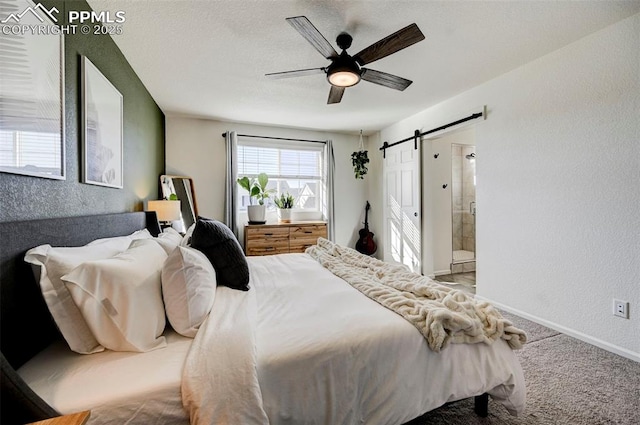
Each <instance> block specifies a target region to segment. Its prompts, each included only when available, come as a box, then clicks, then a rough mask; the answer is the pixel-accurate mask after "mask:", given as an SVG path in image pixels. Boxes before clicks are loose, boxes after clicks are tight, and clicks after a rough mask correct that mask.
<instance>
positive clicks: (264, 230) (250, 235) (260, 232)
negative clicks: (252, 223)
mask: <svg viewBox="0 0 640 425" xmlns="http://www.w3.org/2000/svg"><path fill="white" fill-rule="evenodd" d="M245 232H247V234H246V237H247V239H248V240H251V239H265V240H266V239H289V229H288V228H286V227H247V228H246V229H245Z"/></svg>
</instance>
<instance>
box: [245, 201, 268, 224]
mask: <svg viewBox="0 0 640 425" xmlns="http://www.w3.org/2000/svg"><path fill="white" fill-rule="evenodd" d="M266 213H267V206H266V205H249V206H248V207H247V215H248V216H249V223H264V222H265V221H266V219H265V216H266Z"/></svg>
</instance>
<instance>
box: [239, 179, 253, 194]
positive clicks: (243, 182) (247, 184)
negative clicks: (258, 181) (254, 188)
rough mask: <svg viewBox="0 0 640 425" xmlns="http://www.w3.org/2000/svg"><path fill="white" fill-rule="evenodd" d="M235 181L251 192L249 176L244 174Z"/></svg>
mask: <svg viewBox="0 0 640 425" xmlns="http://www.w3.org/2000/svg"><path fill="white" fill-rule="evenodd" d="M237 181H238V184H239V185H240V187H242V188H243V189H244V190H246V191H247V192H251V181H250V180H249V177H246V176H245V177H242V178H239V179H238V180H237Z"/></svg>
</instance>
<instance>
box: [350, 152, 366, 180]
mask: <svg viewBox="0 0 640 425" xmlns="http://www.w3.org/2000/svg"><path fill="white" fill-rule="evenodd" d="M368 162H369V157H368V156H367V151H358V152H354V153H352V154H351V163H352V164H353V172H354V174H355V176H356V179H364V176H365V174H367V171H368V170H367V165H366V164H367V163H368Z"/></svg>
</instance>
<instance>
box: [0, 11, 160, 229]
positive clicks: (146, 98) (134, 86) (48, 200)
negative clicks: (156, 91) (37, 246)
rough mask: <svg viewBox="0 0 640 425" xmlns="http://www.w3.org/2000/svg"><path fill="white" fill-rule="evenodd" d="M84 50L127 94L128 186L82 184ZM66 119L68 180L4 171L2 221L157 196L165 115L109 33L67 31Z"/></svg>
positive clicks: (120, 205) (126, 205)
mask: <svg viewBox="0 0 640 425" xmlns="http://www.w3.org/2000/svg"><path fill="white" fill-rule="evenodd" d="M41 3H43V5H45V6H47V7H52V6H54V5H55V6H56V7H58V9H60V10H61V11H62V10H63V7H64V10H65V11H64V13H62V14H61V15H62V16H66V15H67V11H68V10H90V9H89V6H88V4H87V3H86V2H84V1H65V2H64V5H62V3H63V2H60V1H42V2H41ZM123 25H124V26H125V30H126V22H125V23H124V24H123ZM114 37H117V35H114ZM81 55H84V56H87V57H88V58H89V59H90V60H91V61H92V62H93V63H94V64H95V65H96V67H98V69H99V70H100V71H101V72H102V73H103V74H104V75H105V77H106V78H107V79H108V80H109V81H110V82H111V83H112V84H113V85H114V86H115V87H116V88H117V89H118V90H119V91H120V93H121V94H122V96H123V99H124V122H123V125H124V155H123V156H124V163H123V166H124V185H123V186H124V188H123V189H114V188H108V187H102V186H95V185H88V184H83V183H80V181H81V163H82V159H81V156H80V145H81V139H82V138H81V132H82V127H81V122H80V120H81V113H80V111H81V88H80V84H81V78H80V58H81ZM65 120H66V122H65V131H66V135H65V136H66V137H65V139H66V140H65V148H66V152H65V154H66V171H67V178H66V180H50V179H43V178H36V177H30V176H22V175H13V174H6V173H0V191H1V193H2V194H1V195H0V221H14V220H23V219H34V218H43V217H65V216H75V215H84V214H100V213H113V212H125V211H140V210H142V209H143V202H144V200H147V199H157V197H158V188H159V183H158V182H159V177H160V175H161V174H163V172H164V114H163V113H162V111H161V110H160V108H158V106H157V105H156V103H155V101H154V100H153V98H152V97H151V96H150V95H149V93H148V92H147V90H146V88H145V87H144V85H143V84H142V82H141V81H140V80H139V79H138V77H137V75H136V74H135V72H134V71H133V69H132V68H131V67H130V66H129V63H128V62H127V60H126V59H125V58H124V56H123V55H122V53H121V52H120V50H119V49H118V48H117V46H116V44H115V43H114V42H113V40H112V39H111V37H110V36H108V35H105V36H96V35H83V34H80V33H78V34H75V35H67V36H65Z"/></svg>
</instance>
